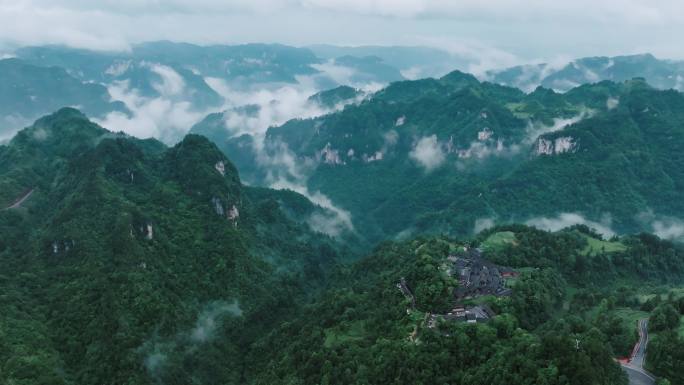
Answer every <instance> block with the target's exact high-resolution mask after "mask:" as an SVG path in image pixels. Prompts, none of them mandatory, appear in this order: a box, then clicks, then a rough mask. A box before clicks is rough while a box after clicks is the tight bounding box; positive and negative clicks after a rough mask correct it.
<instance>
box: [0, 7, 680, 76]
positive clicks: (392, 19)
mask: <svg viewBox="0 0 684 385" xmlns="http://www.w3.org/2000/svg"><path fill="white" fill-rule="evenodd" d="M682 36H684V1H681V0H661V1H659V0H648V1H647V0H572V1H570V0H518V1H514V0H224V1H220V0H0V44H2V46H3V47H4V49H7V47H11V46H13V45H33V44H46V43H62V44H67V45H71V46H77V47H85V48H94V49H103V50H113V49H117V50H118V49H125V48H126V47H127V46H128V45H129V44H131V43H135V42H140V41H150V40H162V39H163V40H173V41H187V42H193V43H199V44H208V43H229V44H234V43H245V42H278V43H284V44H291V45H298V46H301V45H307V44H315V43H330V44H338V45H365V44H380V45H428V46H437V47H441V48H444V49H447V50H450V51H453V52H456V53H466V54H469V55H483V56H487V57H489V58H490V59H491V60H496V61H499V62H501V64H512V63H514V62H516V61H530V60H536V59H545V60H554V59H559V58H567V57H579V56H589V55H615V54H629V53H638V52H652V53H654V54H656V56H659V57H663V58H677V59H682V58H684V45H682V44H681V37H682Z"/></svg>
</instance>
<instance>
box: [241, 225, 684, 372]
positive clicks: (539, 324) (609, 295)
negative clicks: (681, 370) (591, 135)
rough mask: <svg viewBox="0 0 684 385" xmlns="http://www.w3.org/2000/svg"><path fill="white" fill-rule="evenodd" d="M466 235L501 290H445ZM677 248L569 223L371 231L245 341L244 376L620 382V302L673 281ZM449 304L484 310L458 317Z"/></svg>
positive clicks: (627, 328)
mask: <svg viewBox="0 0 684 385" xmlns="http://www.w3.org/2000/svg"><path fill="white" fill-rule="evenodd" d="M474 246H478V247H479V248H480V250H481V251H482V256H484V257H485V258H488V259H490V260H492V261H495V262H496V263H497V264H498V265H501V266H509V267H510V266H513V267H514V268H515V270H517V271H518V272H519V274H520V275H519V276H516V278H511V279H509V280H507V283H506V285H507V286H508V287H510V288H511V289H512V292H511V293H510V295H502V296H497V295H483V296H477V295H476V296H474V297H473V298H465V299H460V300H456V301H455V299H454V298H453V297H452V296H453V294H452V289H453V288H454V287H460V286H462V285H465V283H464V282H458V283H456V282H454V280H455V279H456V278H457V277H458V276H459V274H462V272H461V271H459V270H458V269H456V268H455V267H454V266H452V265H453V264H454V263H458V262H457V261H458V260H459V258H468V255H469V254H470V253H471V252H472V250H473V249H472V247H474ZM609 247H611V249H608V248H609ZM683 256H684V254H683V250H682V249H681V247H679V246H677V245H673V244H672V243H670V242H666V241H661V240H658V239H657V238H655V237H652V236H649V235H645V234H644V235H640V236H629V237H623V238H620V239H613V240H611V241H606V240H601V239H600V236H598V235H596V234H595V233H593V232H592V231H591V230H589V229H588V228H586V227H582V226H579V227H575V228H569V229H566V230H563V231H560V232H556V233H549V232H544V231H539V230H536V229H533V228H529V227H525V226H517V225H516V226H506V227H500V228H494V229H491V230H489V231H487V232H484V233H482V234H481V235H480V236H478V237H477V238H476V239H474V240H471V241H468V242H464V241H456V240H453V239H448V238H444V237H437V238H432V237H428V238H423V237H419V238H416V239H413V240H410V241H404V242H385V243H383V244H381V245H379V246H378V247H377V248H376V249H375V250H374V251H373V252H372V253H371V254H370V255H369V256H368V257H366V258H364V259H363V260H361V261H359V262H358V263H356V264H355V265H353V266H350V267H349V268H348V269H346V270H345V271H343V272H342V273H341V275H340V276H339V277H338V279H337V280H336V281H335V282H334V283H333V284H332V285H331V287H330V289H329V290H328V291H327V292H326V293H324V294H323V295H322V296H321V298H320V299H319V300H318V301H317V302H315V303H313V304H311V305H309V306H307V307H305V308H304V309H303V311H301V312H300V313H299V316H298V317H296V318H295V319H294V320H293V321H291V322H288V323H287V324H285V325H283V326H281V327H280V328H279V329H277V330H275V331H273V332H272V333H270V334H269V336H268V337H267V338H266V339H265V340H264V341H263V342H262V343H260V344H258V345H256V347H255V351H254V353H253V356H254V360H256V361H257V362H260V363H261V364H260V365H256V366H255V367H256V368H258V369H257V370H254V371H253V372H252V374H253V378H255V379H256V380H255V381H254V383H256V384H280V383H302V384H306V383H319V382H320V383H336V384H405V383H433V382H438V383H448V384H508V385H511V384H626V383H627V379H626V377H625V376H623V374H622V373H621V370H620V369H619V366H618V364H617V363H616V362H615V361H614V359H613V357H616V356H617V357H620V356H623V355H626V354H628V352H630V351H631V349H632V348H633V346H634V343H635V342H636V337H635V335H634V327H635V325H634V324H633V323H632V322H630V321H629V320H628V319H626V318H624V314H628V313H629V312H635V311H638V310H639V306H641V305H640V303H639V302H638V301H637V300H636V299H635V298H636V297H638V295H637V293H638V292H639V289H638V288H637V287H636V286H638V285H637V282H638V284H639V285H648V284H662V283H664V282H669V283H672V284H681V282H682V279H683V278H684V264H683V261H684V259H683ZM454 261H456V262H454ZM509 274H510V273H509ZM632 283H633V284H634V285H632ZM454 290H455V289H454ZM452 307H453V308H454V310H451V309H452ZM459 307H460V308H465V309H468V308H473V307H485V308H487V309H488V312H489V314H496V315H494V316H493V318H491V319H489V320H488V321H485V322H479V321H478V322H476V323H471V322H464V321H463V320H460V321H459V320H458V319H456V316H455V314H456V312H458V311H462V310H457V308H459ZM447 311H449V313H446V312H447ZM452 312H453V313H452ZM435 314H447V315H444V316H443V317H442V318H443V319H440V318H438V319H437V321H436V322H435V321H433V320H434V319H435V318H434V315H435ZM262 368H266V369H265V370H264V369H262ZM250 377H251V376H250Z"/></svg>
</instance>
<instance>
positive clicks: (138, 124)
mask: <svg viewBox="0 0 684 385" xmlns="http://www.w3.org/2000/svg"><path fill="white" fill-rule="evenodd" d="M179 86H180V85H179V84H173V85H171V84H166V85H164V84H160V85H159V87H160V89H161V90H162V91H163V92H164V93H163V94H162V96H160V97H156V98H149V97H144V96H141V95H140V92H139V91H138V90H137V89H134V88H131V87H130V86H129V82H128V81H117V82H114V83H113V84H111V85H110V86H109V87H108V90H109V94H110V95H111V97H112V100H118V101H122V102H123V103H124V104H125V105H126V107H127V108H128V109H129V110H130V111H131V115H130V116H129V115H128V114H126V113H122V112H118V111H115V112H111V113H109V114H107V115H106V116H105V117H104V118H103V119H94V120H95V122H96V123H98V124H100V125H101V126H103V127H105V128H107V129H110V130H112V131H123V132H125V133H127V134H130V135H133V136H136V137H139V138H151V137H153V138H157V139H159V140H161V141H164V142H166V143H169V144H173V143H174V142H175V141H178V140H180V139H181V138H182V137H183V135H184V134H185V133H187V131H188V130H189V128H190V127H192V125H194V124H195V123H196V122H198V121H199V120H200V119H202V118H203V117H204V116H206V115H207V114H208V113H209V112H210V111H196V110H195V109H194V107H193V106H192V103H190V102H189V101H174V100H173V99H172V98H169V95H170V94H174V95H175V94H177V93H178V92H179V91H178V89H177V87H179Z"/></svg>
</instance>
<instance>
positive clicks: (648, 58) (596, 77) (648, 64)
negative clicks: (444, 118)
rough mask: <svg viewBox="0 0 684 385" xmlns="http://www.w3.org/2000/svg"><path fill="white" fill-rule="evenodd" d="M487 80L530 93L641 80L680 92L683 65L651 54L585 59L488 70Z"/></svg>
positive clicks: (683, 74)
mask: <svg viewBox="0 0 684 385" xmlns="http://www.w3.org/2000/svg"><path fill="white" fill-rule="evenodd" d="M486 77H487V78H488V79H489V80H491V81H493V82H496V83H500V84H503V85H508V86H512V87H518V88H520V89H523V90H528V91H531V90H533V89H534V88H536V87H537V86H540V85H541V86H543V87H545V88H551V89H554V90H558V91H567V90H570V89H571V88H574V87H577V86H579V85H582V84H587V83H597V82H600V81H602V80H611V81H614V82H622V81H625V80H630V79H632V78H635V77H642V78H644V79H646V81H647V82H648V83H649V84H651V85H652V86H654V87H656V88H660V89H670V88H674V89H676V90H680V91H681V90H684V62H681V61H672V60H661V59H657V58H655V57H654V56H653V55H651V54H642V55H630V56H615V57H605V56H602V57H588V58H582V59H577V60H574V61H572V62H570V63H567V64H564V65H562V66H555V65H551V64H530V65H522V66H516V67H512V68H508V69H505V70H497V71H490V72H489V73H488V74H487V76H486Z"/></svg>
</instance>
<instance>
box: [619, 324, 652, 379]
mask: <svg viewBox="0 0 684 385" xmlns="http://www.w3.org/2000/svg"><path fill="white" fill-rule="evenodd" d="M638 328H639V341H637V343H636V345H634V350H632V355H631V356H630V357H629V361H628V362H627V363H623V364H622V370H624V371H625V373H627V376H628V377H629V383H630V385H654V384H655V377H653V376H652V375H650V374H649V373H648V372H647V371H646V370H645V369H644V360H645V359H646V348H647V346H648V319H640V320H639V322H638Z"/></svg>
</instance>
